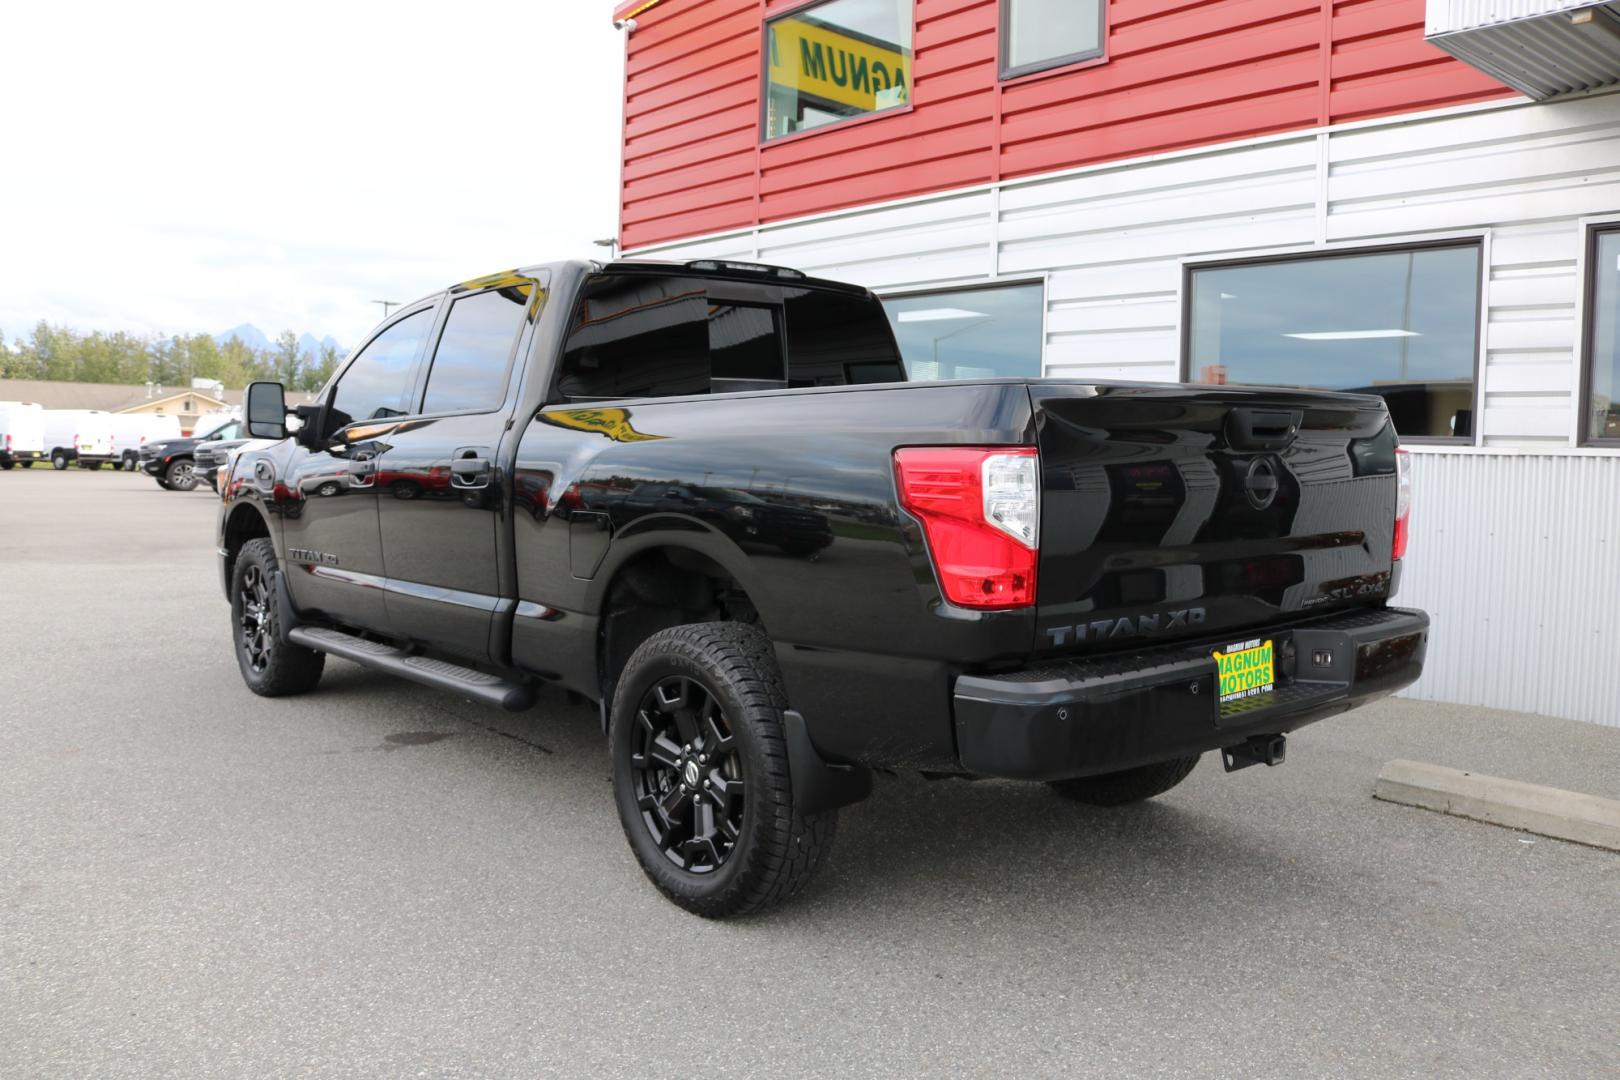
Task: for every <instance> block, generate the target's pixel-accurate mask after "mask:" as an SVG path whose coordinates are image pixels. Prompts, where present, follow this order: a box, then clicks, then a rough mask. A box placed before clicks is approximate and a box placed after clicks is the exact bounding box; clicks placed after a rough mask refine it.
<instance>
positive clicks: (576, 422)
mask: <svg viewBox="0 0 1620 1080" xmlns="http://www.w3.org/2000/svg"><path fill="white" fill-rule="evenodd" d="M539 419H540V422H541V423H543V424H554V425H556V426H557V427H565V428H573V429H574V430H575V431H592V432H595V433H596V434H598V435H606V436H607V437H608V438H610V439H612V440H613V441H614V442H646V441H648V440H650V439H662V438H665V436H663V435H649V434H647V433H646V432H645V431H637V430H636V429H635V428H634V427H632V426H631V424H630V410H629V409H569V410H567V411H565V412H543V413H541V414H540V417H539Z"/></svg>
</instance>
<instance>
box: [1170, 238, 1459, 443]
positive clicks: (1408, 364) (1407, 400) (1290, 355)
mask: <svg viewBox="0 0 1620 1080" xmlns="http://www.w3.org/2000/svg"><path fill="white" fill-rule="evenodd" d="M1479 277H1480V249H1479V245H1478V244H1475V243H1468V244H1461V245H1450V246H1435V247H1422V248H1413V249H1410V250H1405V251H1378V252H1367V253H1357V254H1345V255H1330V256H1326V257H1312V258H1303V259H1280V260H1273V261H1270V262H1256V263H1247V264H1242V265H1226V266H1210V267H1198V268H1194V269H1193V270H1192V271H1191V285H1190V289H1189V296H1190V305H1189V311H1188V325H1187V357H1188V362H1187V377H1188V379H1189V380H1191V381H1193V382H1201V383H1252V384H1259V385H1273V386H1301V387H1309V388H1313V389H1319V390H1348V391H1352V392H1355V393H1362V394H1377V395H1379V396H1380V397H1382V398H1383V399H1384V400H1385V402H1386V403H1387V404H1388V406H1389V413H1390V416H1391V418H1392V419H1393V420H1394V421H1395V430H1396V431H1397V432H1399V433H1400V435H1401V436H1402V437H1405V438H1431V439H1449V438H1467V437H1470V436H1471V435H1472V434H1473V417H1474V361H1475V357H1476V356H1477V355H1478V351H1479Z"/></svg>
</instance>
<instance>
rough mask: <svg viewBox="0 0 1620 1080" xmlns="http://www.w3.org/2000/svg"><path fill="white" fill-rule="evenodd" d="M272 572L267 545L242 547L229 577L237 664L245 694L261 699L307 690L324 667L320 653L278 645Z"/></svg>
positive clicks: (272, 557)
mask: <svg viewBox="0 0 1620 1080" xmlns="http://www.w3.org/2000/svg"><path fill="white" fill-rule="evenodd" d="M275 572H276V549H275V547H274V546H273V545H272V544H271V543H270V541H268V540H249V541H248V542H247V543H245V544H243V545H242V550H241V552H240V553H238V555H237V557H236V566H235V567H234V568H233V569H232V571H231V623H232V632H233V637H234V642H233V644H234V645H235V647H236V663H237V666H238V667H239V668H241V669H242V681H243V682H245V683H247V686H248V689H249V690H252V691H253V692H254V693H255V694H259V695H261V696H263V697H283V696H285V695H287V694H301V693H303V692H305V691H306V690H311V689H313V688H314V686H315V684H316V683H318V682H320V680H321V672H322V671H323V670H324V669H325V667H326V655H325V654H324V653H319V652H316V651H315V650H313V649H306V648H304V647H302V646H300V645H289V644H287V643H286V642H284V641H282V640H281V637H280V633H279V631H278V629H277V627H276V605H275V593H274V587H273V582H274V580H275Z"/></svg>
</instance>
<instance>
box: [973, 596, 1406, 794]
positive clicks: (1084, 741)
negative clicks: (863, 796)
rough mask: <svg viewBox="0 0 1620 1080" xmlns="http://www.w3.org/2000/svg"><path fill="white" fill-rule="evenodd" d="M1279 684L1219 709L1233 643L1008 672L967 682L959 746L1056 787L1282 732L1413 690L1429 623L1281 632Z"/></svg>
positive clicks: (982, 770) (1343, 618)
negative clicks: (1221, 656)
mask: <svg viewBox="0 0 1620 1080" xmlns="http://www.w3.org/2000/svg"><path fill="white" fill-rule="evenodd" d="M1245 636H1246V637H1249V638H1268V639H1270V640H1272V641H1273V642H1274V647H1275V652H1276V656H1277V671H1276V680H1277V681H1276V688H1275V689H1274V690H1273V691H1272V692H1271V693H1269V694H1264V695H1262V696H1260V697H1254V698H1249V699H1248V700H1246V701H1242V702H1231V703H1228V704H1227V705H1225V706H1221V705H1220V704H1219V703H1218V701H1217V698H1218V695H1217V693H1216V667H1215V661H1214V660H1213V659H1212V658H1211V656H1210V652H1211V651H1212V650H1213V649H1219V648H1223V647H1224V646H1225V645H1226V644H1228V643H1229V639H1221V640H1216V641H1210V642H1207V643H1201V644H1198V645H1189V646H1183V645H1176V646H1166V647H1161V648H1156V649H1151V650H1143V651H1141V652H1137V653H1130V654H1123V655H1120V654H1115V655H1108V656H1102V657H1098V658H1095V659H1088V660H1074V661H1069V662H1065V663H1059V664H1054V665H1052V666H1050V667H1045V668H1039V669H1031V670H1027V671H1019V672H1013V673H1011V674H1006V675H996V676H977V675H963V676H960V677H958V678H957V680H956V686H955V691H954V701H953V706H954V715H955V724H956V742H957V750H958V752H959V754H960V756H961V762H962V767H963V768H964V769H966V770H967V771H968V772H970V773H973V774H975V775H978V776H999V777H1008V778H1013V779H1020V780H1057V779H1062V778H1064V777H1072V776H1089V775H1095V774H1098V773H1107V772H1115V771H1118V770H1120V769H1127V768H1130V767H1132V766H1135V765H1144V764H1147V763H1149V762H1153V761H1164V760H1167V759H1169V758H1173V757H1182V756H1185V755H1188V754H1195V753H1202V752H1203V751H1205V750H1215V749H1218V748H1221V747H1225V746H1234V745H1236V744H1238V743H1241V742H1243V741H1244V740H1245V739H1247V738H1248V737H1249V736H1251V735H1260V734H1267V735H1271V734H1282V733H1285V732H1289V731H1293V730H1295V729H1296V728H1300V727H1303V726H1305V725H1306V724H1309V723H1311V722H1313V721H1315V720H1320V719H1322V718H1323V717H1327V716H1332V715H1334V714H1336V713H1341V712H1344V711H1346V710H1347V709H1353V708H1355V707H1356V706H1357V705H1361V704H1364V703H1366V702H1368V701H1372V700H1374V699H1376V698H1380V697H1384V696H1386V695H1388V694H1392V693H1394V692H1395V691H1397V690H1399V689H1401V688H1402V687H1405V686H1409V685H1411V683H1412V682H1414V681H1415V680H1416V679H1417V677H1418V676H1419V675H1420V674H1422V672H1423V658H1424V654H1425V651H1426V650H1427V648H1428V641H1429V617H1428V616H1427V615H1426V614H1424V613H1423V612H1421V611H1412V610H1408V609H1404V608H1384V609H1381V610H1378V611H1366V612H1357V613H1354V614H1344V615H1337V616H1329V617H1326V618H1323V619H1317V620H1312V621H1310V622H1304V623H1298V624H1295V625H1292V626H1290V627H1287V628H1282V629H1277V630H1272V631H1258V630H1257V631H1250V632H1247V634H1246V635H1245Z"/></svg>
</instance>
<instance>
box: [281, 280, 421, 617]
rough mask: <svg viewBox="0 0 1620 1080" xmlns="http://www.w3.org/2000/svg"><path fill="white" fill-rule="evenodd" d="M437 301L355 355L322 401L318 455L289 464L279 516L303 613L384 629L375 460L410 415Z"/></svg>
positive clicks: (291, 582) (289, 580)
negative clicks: (282, 511)
mask: <svg viewBox="0 0 1620 1080" xmlns="http://www.w3.org/2000/svg"><path fill="white" fill-rule="evenodd" d="M436 306H437V304H436V301H428V302H425V303H424V304H422V305H420V306H418V307H416V308H415V309H414V310H412V311H408V312H406V313H405V314H403V315H401V316H400V317H399V318H398V319H396V320H394V321H393V322H392V323H390V324H388V326H386V327H384V328H383V329H382V331H381V332H380V333H378V334H377V335H376V336H374V337H373V338H372V339H371V341H369V342H368V343H367V344H366V346H365V348H363V349H361V350H360V352H359V353H358V354H357V355H356V356H355V358H354V359H353V360H352V361H350V363H349V365H348V366H347V367H346V368H345V369H344V370H343V373H342V374H341V375H340V376H339V377H338V379H337V382H336V383H335V384H334V385H333V386H332V388H331V389H330V390H329V391H328V393H327V396H326V405H327V408H326V410H325V417H326V419H325V422H324V424H323V427H324V428H325V430H326V431H327V432H329V433H330V434H329V436H328V437H327V438H326V440H325V444H324V446H323V447H322V448H321V449H319V450H312V451H308V452H305V453H303V454H302V455H301V456H300V457H299V458H297V459H295V462H294V464H293V465H292V468H291V471H290V475H289V476H288V477H287V479H286V487H287V491H288V495H289V496H290V502H289V504H288V509H287V511H286V513H285V515H284V517H283V523H284V524H283V536H284V538H285V542H286V553H287V562H288V574H287V584H288V588H289V589H290V590H291V592H292V598H293V603H294V604H295V605H296V606H297V608H298V609H299V611H300V612H305V613H308V614H314V615H319V616H324V617H325V618H327V619H331V620H332V621H334V622H338V623H342V624H345V625H348V626H354V627H360V628H362V629H366V630H375V631H379V632H382V631H386V629H387V627H388V612H387V606H386V604H385V603H384V601H383V590H384V586H385V584H386V579H385V576H384V569H383V557H382V542H381V539H380V537H379V536H378V533H377V470H378V462H379V460H380V459H381V457H382V455H383V453H384V451H385V450H386V449H387V448H388V446H389V445H390V443H389V440H390V439H391V438H392V437H393V435H392V433H393V430H394V428H396V427H397V426H398V425H399V424H400V423H401V422H402V420H401V418H402V417H404V415H405V413H406V410H407V402H408V401H409V399H410V396H411V393H412V391H413V389H414V386H415V376H416V372H417V362H418V360H419V359H420V357H421V353H422V347H423V344H424V343H425V342H426V341H427V338H428V331H429V330H430V329H431V328H432V326H433V314H434V311H435V309H436Z"/></svg>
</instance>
